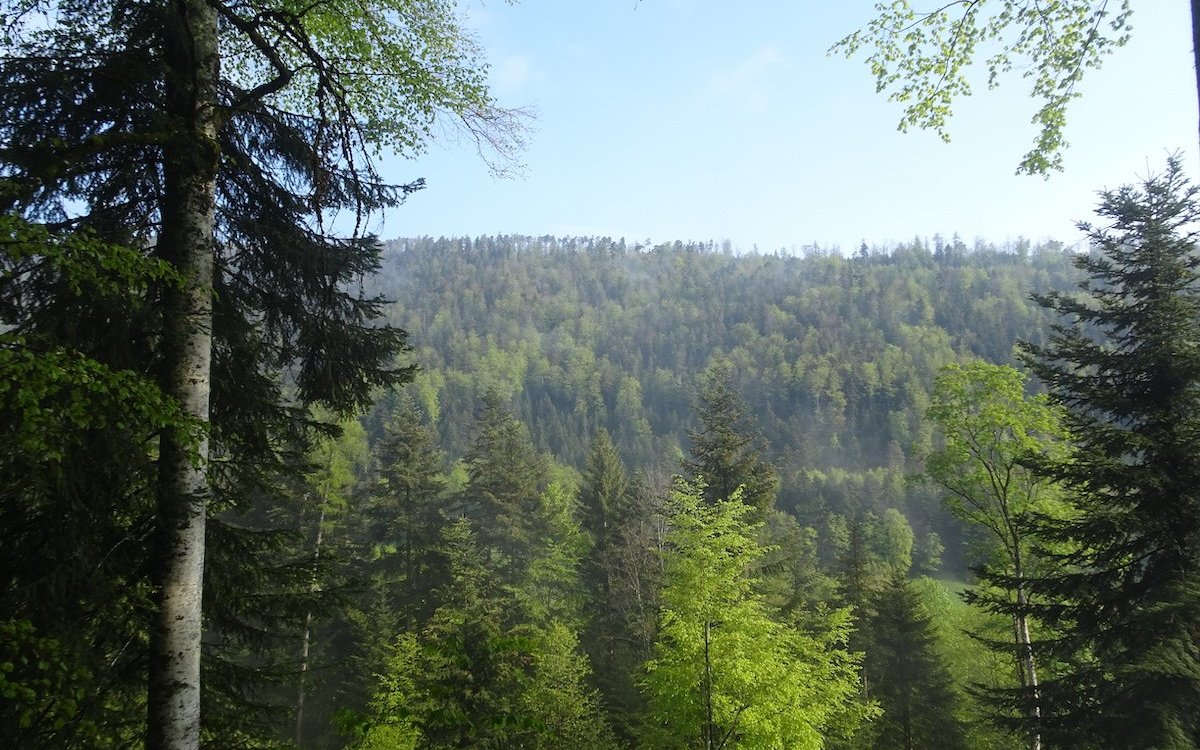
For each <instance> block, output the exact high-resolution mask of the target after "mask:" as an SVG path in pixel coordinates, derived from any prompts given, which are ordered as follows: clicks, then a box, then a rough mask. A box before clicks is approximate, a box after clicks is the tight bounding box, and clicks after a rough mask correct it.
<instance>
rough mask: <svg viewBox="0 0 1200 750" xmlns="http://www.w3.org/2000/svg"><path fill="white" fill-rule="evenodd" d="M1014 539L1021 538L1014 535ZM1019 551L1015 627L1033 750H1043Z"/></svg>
mask: <svg viewBox="0 0 1200 750" xmlns="http://www.w3.org/2000/svg"><path fill="white" fill-rule="evenodd" d="M1014 538H1016V539H1017V540H1018V544H1019V538H1018V537H1016V536H1015V535H1014ZM1014 549H1015V550H1017V551H1016V552H1015V553H1014V555H1013V558H1014V559H1013V572H1014V574H1015V577H1016V592H1015V593H1016V597H1017V615H1016V617H1014V618H1013V625H1014V627H1015V628H1016V631H1017V632H1016V640H1017V660H1018V662H1019V663H1020V665H1021V682H1022V687H1024V688H1025V689H1026V690H1028V691H1029V697H1030V700H1031V703H1030V706H1029V715H1030V717H1031V718H1032V719H1033V723H1034V726H1035V727H1037V730H1036V731H1035V732H1034V735H1033V745H1032V747H1033V750H1042V733H1041V723H1042V697H1041V692H1040V690H1039V689H1038V676H1037V663H1036V662H1035V661H1034V658H1033V639H1032V638H1031V637H1030V635H1029V615H1028V614H1026V612H1025V609H1026V606H1027V605H1028V603H1029V600H1028V597H1027V595H1026V593H1025V569H1024V565H1023V563H1022V561H1021V553H1020V547H1015V548H1014Z"/></svg>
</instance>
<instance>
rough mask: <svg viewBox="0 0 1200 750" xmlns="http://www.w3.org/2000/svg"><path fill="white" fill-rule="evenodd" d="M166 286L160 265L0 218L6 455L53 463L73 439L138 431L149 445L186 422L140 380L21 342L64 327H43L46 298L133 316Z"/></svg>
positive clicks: (0, 372) (127, 251)
mask: <svg viewBox="0 0 1200 750" xmlns="http://www.w3.org/2000/svg"><path fill="white" fill-rule="evenodd" d="M174 280H175V275H174V274H173V272H172V271H171V270H170V268H169V267H168V266H167V265H166V264H165V263H163V262H162V261H159V260H156V259H153V258H148V257H146V256H145V255H143V254H142V253H140V252H138V251H137V250H134V249H133V248H130V247H125V246H122V245H116V244H112V243H108V242H103V241H101V240H100V239H98V238H97V237H96V236H94V235H92V234H90V233H87V232H80V233H75V234H64V235H58V234H52V233H51V232H49V231H48V230H46V229H45V228H44V227H41V226H37V225H33V224H30V223H28V222H26V221H24V220H23V219H21V218H19V217H16V216H13V215H11V214H5V215H0V300H3V302H2V303H0V326H3V330H2V331H0V422H2V423H3V424H2V426H3V433H4V435H5V440H6V442H7V445H8V448H9V452H10V455H11V454H14V453H20V454H21V455H27V456H34V457H38V459H39V460H46V461H57V460H59V459H61V458H62V456H63V452H64V448H65V446H66V445H67V442H68V440H69V436H71V435H74V434H75V433H76V432H77V431H78V430H84V429H105V428H115V429H117V430H122V431H123V430H125V429H127V428H129V427H131V426H133V425H139V426H142V427H140V429H144V430H145V431H146V434H144V435H143V436H142V437H143V438H145V439H149V438H150V437H151V433H153V432H154V431H155V430H157V429H161V428H162V427H164V426H167V425H180V424H183V423H184V422H185V421H186V420H185V419H184V417H183V416H182V414H181V413H180V411H179V409H178V407H177V406H176V404H175V403H174V402H173V401H171V400H170V399H168V398H167V397H166V396H165V395H164V394H163V393H162V391H161V390H159V388H158V387H157V386H156V385H155V384H154V382H153V381H152V380H151V379H150V378H149V377H148V376H147V375H145V374H143V373H136V372H132V371H130V370H121V369H114V368H112V367H110V366H108V365H106V364H104V363H102V362H100V361H97V360H95V359H93V358H91V357H89V356H87V355H86V354H84V353H82V352H79V351H75V350H72V349H67V348H64V347H62V346H60V345H57V344H54V343H50V342H48V341H43V340H42V339H41V337H40V336H37V335H33V334H31V333H29V329H30V328H32V327H35V324H36V326H41V327H43V328H52V327H53V326H54V325H60V326H61V325H70V322H69V321H62V322H59V323H57V324H56V323H55V322H54V321H52V320H51V319H50V316H51V315H52V314H53V313H51V312H50V310H49V307H48V304H47V302H46V298H47V297H50V296H54V297H56V298H57V299H60V300H62V301H63V302H64V304H65V305H67V306H68V307H69V306H71V305H72V304H73V303H74V302H76V301H81V300H90V301H91V302H92V303H95V302H96V301H97V300H102V301H105V302H107V303H108V304H110V305H111V306H112V307H113V308H114V309H119V310H120V311H121V313H122V314H124V315H133V314H135V313H136V311H137V310H139V309H140V308H141V307H142V306H143V305H145V304H146V302H147V299H148V297H149V295H151V293H152V291H151V290H152V289H153V288H155V287H157V286H161V285H163V284H170V283H174Z"/></svg>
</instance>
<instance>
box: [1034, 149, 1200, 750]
mask: <svg viewBox="0 0 1200 750" xmlns="http://www.w3.org/2000/svg"><path fill="white" fill-rule="evenodd" d="M1197 198H1198V194H1197V188H1196V187H1194V186H1192V185H1190V184H1189V183H1188V181H1187V179H1186V178H1185V177H1184V175H1183V168H1182V165H1181V163H1180V161H1179V160H1178V159H1177V158H1172V159H1170V160H1169V161H1168V165H1167V170H1166V172H1165V173H1164V174H1162V175H1160V176H1155V177H1150V178H1148V179H1146V180H1145V181H1144V182H1143V183H1142V184H1141V185H1140V186H1136V187H1135V186H1126V187H1123V188H1120V189H1118V190H1115V191H1108V192H1105V193H1103V194H1102V200H1101V204H1100V208H1099V210H1098V214H1099V216H1100V217H1101V218H1102V219H1103V225H1102V226H1099V227H1096V226H1089V225H1084V228H1085V229H1086V230H1087V231H1088V232H1089V236H1090V238H1091V241H1092V252H1091V253H1090V254H1088V255H1085V256H1080V257H1079V258H1078V260H1077V261H1076V263H1077V265H1078V266H1079V267H1080V268H1081V269H1082V270H1083V271H1084V272H1085V273H1086V274H1087V278H1086V280H1085V281H1084V282H1082V283H1081V285H1080V287H1081V293H1080V294H1077V295H1068V294H1048V295H1045V296H1044V297H1042V298H1040V301H1041V303H1042V304H1043V305H1045V306H1046V307H1048V308H1050V309H1051V310H1054V311H1055V312H1057V313H1059V314H1060V315H1061V316H1063V318H1065V320H1064V321H1063V322H1060V323H1058V324H1056V325H1055V326H1054V329H1053V332H1052V335H1051V337H1050V340H1049V342H1048V343H1047V344H1046V345H1045V346H1033V345H1026V346H1025V348H1024V351H1025V355H1026V359H1027V361H1028V363H1029V365H1030V367H1031V368H1032V369H1033V371H1034V372H1035V373H1036V374H1037V375H1038V376H1039V377H1040V378H1041V379H1042V380H1043V381H1044V382H1045V383H1046V385H1047V387H1048V389H1049V391H1050V395H1051V397H1052V398H1053V399H1054V400H1055V401H1056V402H1058V403H1060V404H1062V406H1063V407H1064V408H1065V410H1066V419H1065V423H1066V425H1067V427H1068V429H1069V431H1070V433H1071V434H1072V435H1073V436H1074V437H1075V440H1076V441H1077V446H1076V450H1075V451H1074V452H1073V454H1072V455H1070V456H1069V457H1068V458H1067V460H1063V461H1048V462H1045V463H1044V464H1043V465H1042V466H1041V467H1040V468H1041V470H1042V471H1044V472H1045V473H1046V474H1047V475H1048V476H1049V477H1050V478H1052V479H1053V480H1055V481H1057V482H1060V483H1061V484H1062V485H1063V487H1064V488H1065V491H1066V497H1067V498H1068V499H1069V500H1070V503H1071V505H1072V509H1071V512H1070V513H1068V514H1067V516H1066V517H1065V518H1062V519H1054V518H1047V517H1045V516H1043V517H1041V518H1040V524H1039V528H1038V532H1039V533H1040V535H1041V537H1042V540H1043V546H1045V547H1047V548H1048V550H1049V551H1052V552H1055V553H1056V555H1055V560H1056V562H1057V564H1058V567H1059V569H1058V570H1057V571H1056V572H1055V573H1054V574H1053V575H1050V576H1047V577H1044V578H1042V579H1039V580H1035V581H1031V582H1030V586H1031V589H1034V590H1035V591H1036V593H1037V594H1038V595H1039V596H1040V597H1045V598H1046V599H1048V600H1049V603H1047V604H1046V605H1045V606H1042V607H1037V608H1035V610H1034V613H1035V615H1037V616H1040V617H1042V618H1044V619H1046V620H1047V621H1049V622H1051V623H1052V624H1054V625H1056V626H1057V627H1058V629H1059V630H1060V631H1061V632H1062V633H1064V635H1063V636H1062V637H1060V638H1059V639H1056V640H1054V641H1052V642H1050V643H1048V644H1046V647H1047V648H1050V649H1051V652H1052V653H1056V654H1057V655H1059V656H1060V657H1062V658H1063V659H1064V660H1065V661H1066V664H1067V669H1066V670H1065V673H1064V674H1062V675H1061V676H1059V677H1056V678H1054V679H1051V680H1048V681H1047V682H1046V683H1045V684H1044V685H1043V693H1044V701H1045V706H1046V716H1045V718H1044V725H1045V727H1046V731H1045V735H1046V738H1047V744H1050V745H1053V746H1055V747H1145V748H1150V747H1153V748H1161V749H1164V750H1165V749H1170V750H1175V749H1183V748H1196V747H1198V746H1200V720H1198V719H1197V713H1196V706H1197V705H1200V651H1198V650H1197V643H1200V344H1198V342H1197V337H1196V330H1197V327H1198V326H1200V275H1198V273H1197V268H1198V267H1200V253H1198V251H1197V246H1196V235H1195V233H1194V232H1195V222H1196V221H1197V220H1198V219H1200V203H1198V201H1197Z"/></svg>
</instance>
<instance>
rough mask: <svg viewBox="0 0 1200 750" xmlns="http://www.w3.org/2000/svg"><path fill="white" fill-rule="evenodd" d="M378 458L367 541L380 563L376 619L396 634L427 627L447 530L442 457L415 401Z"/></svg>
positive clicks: (403, 409) (396, 414)
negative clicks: (437, 556)
mask: <svg viewBox="0 0 1200 750" xmlns="http://www.w3.org/2000/svg"><path fill="white" fill-rule="evenodd" d="M375 458H376V462H377V464H378V469H377V477H376V482H375V484H374V485H373V486H372V487H371V489H370V498H369V499H368V501H367V503H366V508H365V511H364V520H365V523H366V526H367V528H366V529H364V532H365V542H366V543H367V544H369V545H371V547H372V549H371V551H370V553H369V556H370V558H371V559H372V560H374V561H375V563H374V565H373V566H372V569H373V575H374V576H375V578H376V580H375V582H374V586H375V587H377V592H376V595H377V597H378V599H377V601H376V602H374V607H375V611H376V618H374V619H380V618H382V619H385V620H387V621H388V625H389V626H390V627H385V628H384V629H385V630H387V631H388V632H396V631H398V630H399V629H401V628H402V627H403V628H410V627H412V626H415V625H417V624H418V623H422V622H424V620H425V619H427V617H428V616H429V614H430V612H429V611H428V602H427V597H425V596H424V593H425V592H427V591H428V590H430V589H432V588H434V587H435V586H436V585H437V582H434V581H431V580H430V577H431V576H432V575H433V570H432V559H431V558H432V556H433V555H434V549H435V547H436V546H437V541H438V537H439V534H440V531H441V528H442V526H443V525H444V514H443V510H444V508H443V507H442V506H443V502H444V500H443V498H442V493H443V491H444V490H445V487H446V479H445V476H444V475H443V473H442V457H441V453H440V452H439V451H438V450H437V441H436V437H435V435H434V433H433V430H432V428H431V427H430V426H429V425H427V424H424V423H423V422H422V421H421V418H420V412H419V411H418V409H417V406H416V403H415V402H414V401H413V400H412V398H411V397H408V396H405V397H403V398H401V399H400V400H399V401H398V402H397V404H396V406H395V409H394V410H393V412H392V415H391V418H390V419H389V420H388V421H387V423H386V424H385V425H384V434H383V438H382V439H381V440H380V442H379V443H378V444H377V445H376V447H375ZM423 602H424V603H423ZM385 611H386V612H390V613H392V615H391V616H387V615H385V614H384V612H385ZM381 624H382V623H381Z"/></svg>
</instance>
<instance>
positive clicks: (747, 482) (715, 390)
mask: <svg viewBox="0 0 1200 750" xmlns="http://www.w3.org/2000/svg"><path fill="white" fill-rule="evenodd" d="M695 414H696V420H697V421H698V422H699V425H698V426H697V427H696V428H694V429H690V430H688V431H687V435H688V438H689V439H690V440H691V442H692V450H691V456H690V457H689V458H687V459H684V462H683V469H684V473H685V474H686V476H687V477H688V478H689V479H691V480H692V481H697V482H699V484H701V485H702V486H704V497H705V498H706V499H707V500H708V501H709V502H710V503H715V502H719V501H721V500H726V499H728V498H730V497H732V496H733V493H734V491H735V490H737V489H738V488H739V487H740V488H741V489H742V492H741V497H742V499H743V502H745V503H746V504H747V505H750V506H751V507H753V508H755V509H756V510H757V512H758V515H757V518H758V519H760V520H761V519H762V518H763V517H764V516H765V514H766V512H767V511H768V510H769V509H770V508H772V507H774V505H775V498H776V495H777V494H778V492H779V475H778V474H777V473H776V471H775V469H774V467H772V466H771V465H770V464H769V463H768V462H767V461H766V460H765V459H764V458H763V455H762V454H763V450H764V444H763V439H762V437H761V436H760V435H759V433H758V428H757V426H756V425H755V424H754V420H753V418H752V417H751V416H750V414H749V413H747V409H746V405H745V403H744V402H743V400H742V397H741V396H740V395H738V392H737V391H736V390H735V389H734V385H733V376H732V374H731V372H730V368H729V364H728V363H727V362H718V363H717V364H714V365H713V366H711V367H709V368H708V370H707V371H705V373H704V379H703V382H702V383H701V386H700V394H699V398H698V399H697V402H696V405H695Z"/></svg>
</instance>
